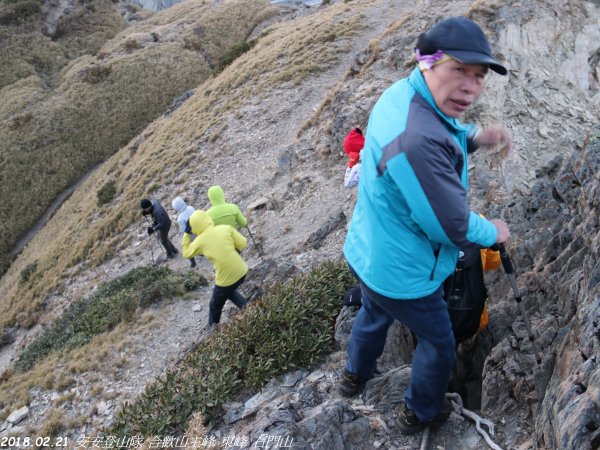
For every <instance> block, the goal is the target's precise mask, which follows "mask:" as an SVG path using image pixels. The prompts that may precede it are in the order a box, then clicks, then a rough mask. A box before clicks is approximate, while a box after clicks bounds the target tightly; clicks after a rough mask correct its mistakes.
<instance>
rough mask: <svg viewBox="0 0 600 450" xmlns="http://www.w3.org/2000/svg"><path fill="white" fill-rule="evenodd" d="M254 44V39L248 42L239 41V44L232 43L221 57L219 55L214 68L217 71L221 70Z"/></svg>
mask: <svg viewBox="0 0 600 450" xmlns="http://www.w3.org/2000/svg"><path fill="white" fill-rule="evenodd" d="M255 45H256V39H253V40H251V41H249V42H240V43H239V44H235V45H233V46H232V47H230V48H229V50H227V51H226V52H225V53H224V54H223V55H222V56H221V57H219V59H218V61H217V67H216V69H217V70H219V71H221V70H223V69H224V68H225V67H227V66H228V65H229V64H231V63H232V62H233V61H235V60H236V59H237V58H239V57H240V56H242V55H243V54H244V53H246V52H247V51H248V50H250V49H251V48H252V47H254V46H255Z"/></svg>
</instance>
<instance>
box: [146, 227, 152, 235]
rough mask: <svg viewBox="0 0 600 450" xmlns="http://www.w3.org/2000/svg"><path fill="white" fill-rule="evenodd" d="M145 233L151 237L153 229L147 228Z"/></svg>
mask: <svg viewBox="0 0 600 450" xmlns="http://www.w3.org/2000/svg"><path fill="white" fill-rule="evenodd" d="M147 231H148V235H151V234H152V233H154V228H152V227H148V228H147Z"/></svg>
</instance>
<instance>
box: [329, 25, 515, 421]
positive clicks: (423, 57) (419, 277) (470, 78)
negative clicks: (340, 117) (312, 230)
mask: <svg viewBox="0 0 600 450" xmlns="http://www.w3.org/2000/svg"><path fill="white" fill-rule="evenodd" d="M416 56H417V61H418V62H419V67H417V68H415V69H414V70H413V72H412V73H411V74H410V76H409V77H408V78H405V79H402V80H400V81H398V82H397V83H395V84H394V85H392V86H391V87H390V88H388V89H387V90H386V91H385V92H384V93H383V95H382V96H381V98H380V99H379V100H378V101H377V103H376V105H375V107H374V108H373V111H372V113H371V116H370V118H369V123H368V127H367V130H368V132H367V135H366V142H365V147H364V149H363V151H362V168H361V180H360V183H359V192H358V199H357V203H356V206H355V209H354V213H353V216H352V221H351V224H350V228H349V231H348V235H347V237H346V242H345V244H344V254H345V256H346V259H347V261H348V264H349V265H350V268H351V269H352V271H353V272H354V273H355V274H356V275H357V277H358V279H359V280H360V284H361V291H362V292H361V293H362V302H363V306H362V307H361V309H360V311H359V313H358V315H357V317H356V320H355V322H354V325H353V328H352V334H351V337H350V343H349V347H348V362H347V364H346V367H345V370H344V373H343V374H342V379H341V382H340V386H339V389H340V391H341V393H342V394H345V395H354V394H355V393H357V392H358V391H359V390H360V388H361V387H362V384H363V383H364V382H365V381H366V380H368V379H369V378H371V377H372V376H373V372H374V370H375V364H376V360H377V358H378V357H379V356H380V355H381V353H382V352H383V348H384V345H385V340H386V336H387V330H388V328H389V326H390V325H391V324H392V323H393V321H394V320H395V319H397V320H400V321H402V322H403V323H404V324H405V325H407V326H408V327H409V328H410V329H411V330H412V331H413V332H414V333H415V335H416V336H417V341H418V344H417V347H416V349H415V353H414V356H413V361H412V376H411V383H410V386H409V388H408V390H407V392H406V394H405V400H404V402H403V403H402V404H401V405H400V407H399V410H398V416H397V422H398V426H399V428H400V429H401V430H402V431H403V432H405V433H414V432H417V431H419V430H422V429H423V428H425V427H426V426H428V425H439V424H441V423H443V422H444V421H445V420H446V418H447V417H448V415H449V414H450V408H449V404H448V402H446V401H445V399H444V397H445V392H446V389H447V386H448V379H449V376H450V373H451V371H452V367H453V365H454V361H455V343H454V337H453V335H452V326H451V323H450V318H449V315H448V310H447V306H446V303H445V302H444V300H443V291H442V287H441V284H442V282H443V281H444V280H445V279H446V277H448V275H449V274H450V273H451V272H452V271H453V270H454V268H455V265H456V260H457V257H458V252H459V249H460V248H468V247H488V246H491V245H492V244H494V243H500V242H505V241H507V240H508V239H509V237H510V233H509V231H508V227H507V226H506V224H505V223H504V222H503V221H501V220H493V221H489V220H486V219H484V218H482V217H480V216H479V215H478V214H476V213H474V212H472V211H470V209H469V206H468V203H467V152H468V151H472V150H474V149H475V148H476V147H477V146H481V145H486V146H490V145H496V144H501V145H502V146H503V149H504V150H505V151H508V150H510V147H511V145H512V141H511V138H510V134H509V133H508V131H507V130H506V129H504V128H502V127H499V126H492V127H489V128H487V129H482V130H479V129H478V128H477V127H474V126H465V125H462V124H461V123H460V122H459V121H458V118H459V117H460V116H461V115H462V113H463V112H465V111H466V110H467V109H468V107H469V106H470V105H471V104H472V103H473V102H474V101H475V100H476V98H477V97H478V96H479V94H480V93H481V91H482V89H483V84H484V80H485V76H486V74H487V72H488V69H491V70H493V71H495V72H497V73H499V74H502V75H505V74H506V73H507V71H506V69H505V68H504V67H503V66H502V65H500V64H499V63H498V62H497V61H496V60H495V59H494V58H493V57H492V56H491V49H490V47H489V44H488V42H487V39H486V37H485V35H484V34H483V32H482V30H481V29H480V28H479V26H477V25H476V24H475V23H474V22H472V21H470V20H468V19H466V18H463V17H461V18H451V19H447V20H444V21H442V22H440V23H438V24H437V25H435V26H434V27H433V28H432V29H431V30H430V31H429V32H428V33H425V34H423V35H421V37H420V38H419V40H418V42H417V48H416Z"/></svg>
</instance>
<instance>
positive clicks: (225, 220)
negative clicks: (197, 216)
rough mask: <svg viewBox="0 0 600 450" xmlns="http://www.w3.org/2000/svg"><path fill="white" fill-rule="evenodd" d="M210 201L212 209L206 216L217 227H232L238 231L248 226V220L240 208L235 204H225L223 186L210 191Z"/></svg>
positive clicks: (214, 187) (208, 210)
mask: <svg viewBox="0 0 600 450" xmlns="http://www.w3.org/2000/svg"><path fill="white" fill-rule="evenodd" d="M208 199H209V200H210V204H211V205H212V207H211V208H209V209H207V210H206V214H208V216H209V217H210V218H211V219H212V220H213V222H214V224H215V225H231V226H232V227H233V228H235V229H236V230H237V229H238V228H239V227H245V226H246V225H248V220H247V219H246V218H245V217H244V215H243V214H242V212H241V211H240V208H238V207H237V205H234V204H233V203H226V202H225V192H223V188H222V187H221V186H211V187H210V188H209V189H208Z"/></svg>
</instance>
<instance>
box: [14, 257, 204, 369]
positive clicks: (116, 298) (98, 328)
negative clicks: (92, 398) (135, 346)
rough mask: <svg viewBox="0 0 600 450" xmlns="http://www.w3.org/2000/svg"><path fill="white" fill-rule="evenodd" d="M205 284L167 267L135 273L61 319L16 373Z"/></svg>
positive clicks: (103, 287)
mask: <svg viewBox="0 0 600 450" xmlns="http://www.w3.org/2000/svg"><path fill="white" fill-rule="evenodd" d="M194 282H195V283H196V284H194ZM202 282H204V284H206V280H205V279H203V278H202V277H201V276H199V275H180V274H178V273H175V272H173V271H171V270H170V269H169V268H167V267H138V268H136V269H133V270H131V271H130V272H128V273H127V274H125V275H124V276H122V277H119V278H116V279H114V280H112V281H110V282H108V283H105V284H103V285H101V286H100V287H99V288H98V291H97V292H96V293H94V294H92V295H90V296H89V297H87V298H84V299H82V300H80V301H77V302H75V303H73V304H72V305H71V306H70V307H68V308H67V309H66V310H65V312H64V313H63V315H62V317H61V318H60V319H58V320H57V321H56V322H55V323H54V324H53V325H52V326H50V327H49V328H48V329H47V330H46V331H44V332H43V333H42V334H41V335H40V336H39V337H38V338H36V339H35V340H34V341H33V342H32V343H31V344H30V345H29V346H28V347H27V348H26V349H25V351H24V352H23V353H22V354H21V356H20V357H19V359H18V360H17V362H16V363H15V369H16V370H17V371H21V372H24V371H27V370H29V369H31V368H32V367H33V366H34V365H35V364H36V363H37V362H38V361H39V360H40V359H42V358H43V357H44V356H46V355H47V354H48V353H50V352H53V351H59V350H63V349H66V350H71V349H73V348H76V347H80V346H82V345H84V344H87V343H88V342H90V340H91V339H92V338H93V337H94V336H96V335H98V334H100V333H105V332H108V331H110V330H112V329H113V328H114V327H116V326H117V325H118V324H119V323H121V322H127V321H131V320H132V319H133V318H134V317H136V314H138V310H139V308H146V307H148V306H149V305H151V304H154V303H156V302H159V301H161V300H163V299H166V298H170V297H174V296H177V295H181V294H183V293H184V292H185V291H186V290H190V288H191V289H193V288H196V287H198V286H199V285H200V284H202Z"/></svg>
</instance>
